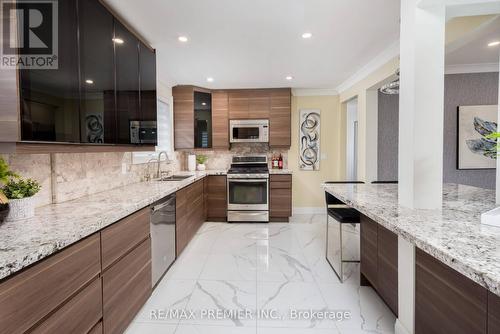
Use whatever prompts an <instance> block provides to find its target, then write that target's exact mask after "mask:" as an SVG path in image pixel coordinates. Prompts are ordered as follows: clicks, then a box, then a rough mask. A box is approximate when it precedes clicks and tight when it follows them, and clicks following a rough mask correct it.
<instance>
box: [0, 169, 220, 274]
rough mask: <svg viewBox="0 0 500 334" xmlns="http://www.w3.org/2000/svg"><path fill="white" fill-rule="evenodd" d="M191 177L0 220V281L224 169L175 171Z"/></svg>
mask: <svg viewBox="0 0 500 334" xmlns="http://www.w3.org/2000/svg"><path fill="white" fill-rule="evenodd" d="M175 174H184V175H186V174H188V175H193V176H192V177H190V178H188V179H185V180H182V181H163V182H160V181H150V182H141V183H135V184H131V185H128V186H125V187H120V188H116V189H112V190H108V191H105V192H101V193H97V194H93V195H90V196H85V197H82V198H78V199H75V200H72V201H68V202H64V203H60V204H51V205H47V206H43V207H40V208H38V209H36V211H35V217H34V218H31V219H27V220H22V221H16V222H4V223H0V279H2V278H5V277H7V276H9V275H12V274H13V273H15V272H17V271H19V270H21V269H23V268H25V267H27V266H28V265H30V264H33V263H35V262H37V261H39V260H41V259H43V258H45V257H47V256H49V255H51V254H53V253H55V252H56V251H58V250H60V249H62V248H64V247H66V246H69V245H71V244H73V243H75V242H77V241H78V240H80V239H83V238H85V237H86V236H89V235H91V234H92V233H95V232H97V231H99V230H101V229H103V228H104V227H106V226H108V225H110V224H113V223H114V222H116V221H118V220H120V219H122V218H124V217H126V216H128V215H130V214H132V213H134V212H135V211H137V210H140V209H142V208H144V207H147V206H148V205H150V204H152V203H154V202H156V201H157V200H160V199H162V198H163V197H165V196H168V195H170V194H172V193H174V192H176V191H177V190H179V189H181V188H183V187H185V186H187V185H189V184H191V183H193V182H195V181H197V180H199V179H202V178H203V177H205V176H206V175H224V174H227V171H226V170H207V171H203V172H179V173H175Z"/></svg>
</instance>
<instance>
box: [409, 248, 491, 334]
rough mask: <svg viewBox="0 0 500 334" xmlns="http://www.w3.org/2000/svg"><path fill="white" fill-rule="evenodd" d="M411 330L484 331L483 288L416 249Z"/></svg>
mask: <svg viewBox="0 0 500 334" xmlns="http://www.w3.org/2000/svg"><path fill="white" fill-rule="evenodd" d="M415 333H416V334H449V333H454V334H486V333H487V291H486V289H484V288H483V287H481V286H480V285H478V284H476V283H475V282H473V281H472V280H470V279H468V278H467V277H465V276H463V275H462V274H460V273H458V272H457V271H455V270H453V269H452V268H450V267H448V266H447V265H445V264H444V263H442V262H440V261H438V260H437V259H435V258H434V257H432V256H430V255H428V254H427V253H425V252H424V251H422V250H420V249H418V248H417V250H416V274H415Z"/></svg>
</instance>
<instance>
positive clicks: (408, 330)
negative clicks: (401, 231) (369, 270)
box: [395, 237, 439, 334]
mask: <svg viewBox="0 0 500 334" xmlns="http://www.w3.org/2000/svg"><path fill="white" fill-rule="evenodd" d="M437 325H439V324H437ZM395 332H396V334H414V333H415V246H414V245H412V244H411V243H409V242H408V241H406V240H405V239H403V238H402V237H398V319H396V325H395Z"/></svg>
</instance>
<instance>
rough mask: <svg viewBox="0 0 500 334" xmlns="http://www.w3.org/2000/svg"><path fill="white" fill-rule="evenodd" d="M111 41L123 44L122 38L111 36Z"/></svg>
mask: <svg viewBox="0 0 500 334" xmlns="http://www.w3.org/2000/svg"><path fill="white" fill-rule="evenodd" d="M113 42H115V43H116V44H123V39H121V38H118V37H115V38H113Z"/></svg>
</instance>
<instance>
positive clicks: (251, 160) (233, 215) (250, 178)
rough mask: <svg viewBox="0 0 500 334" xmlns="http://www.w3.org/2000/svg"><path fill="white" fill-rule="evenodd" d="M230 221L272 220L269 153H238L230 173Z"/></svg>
mask: <svg viewBox="0 0 500 334" xmlns="http://www.w3.org/2000/svg"><path fill="white" fill-rule="evenodd" d="M227 210H228V211H227V220H228V222H266V223H267V222H269V169H268V167H267V156H235V157H233V161H232V164H231V168H230V169H229V171H228V173H227Z"/></svg>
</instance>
